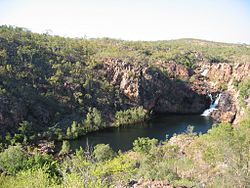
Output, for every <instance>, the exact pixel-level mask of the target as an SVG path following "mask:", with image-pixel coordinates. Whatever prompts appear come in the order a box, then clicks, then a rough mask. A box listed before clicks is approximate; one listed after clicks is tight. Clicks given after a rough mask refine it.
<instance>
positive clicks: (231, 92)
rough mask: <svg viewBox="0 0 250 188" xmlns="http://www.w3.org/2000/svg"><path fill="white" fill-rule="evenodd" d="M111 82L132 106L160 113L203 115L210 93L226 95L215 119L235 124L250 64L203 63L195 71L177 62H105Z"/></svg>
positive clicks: (214, 115)
mask: <svg viewBox="0 0 250 188" xmlns="http://www.w3.org/2000/svg"><path fill="white" fill-rule="evenodd" d="M104 62H105V68H106V71H107V73H108V75H107V76H108V79H109V81H110V82H111V83H112V84H114V85H116V86H117V87H119V89H120V91H121V92H122V93H123V94H124V96H125V97H126V98H127V102H128V103H129V105H134V106H138V105H141V106H143V107H144V109H146V110H147V111H151V110H153V111H154V112H156V113H201V112H202V111H203V110H204V109H206V108H208V107H209V104H210V99H209V97H208V95H207V94H208V93H211V94H212V95H213V97H215V96H216V95H217V94H218V93H222V96H221V99H220V103H219V105H218V110H216V111H214V112H213V113H212V117H213V118H214V119H216V120H217V121H218V122H221V121H222V122H233V121H234V120H235V119H238V118H239V117H238V116H239V115H240V114H242V113H243V112H242V109H241V108H240V105H239V96H238V95H239V94H238V91H237V89H236V88H235V86H234V85H233V84H234V82H235V81H237V82H241V81H242V80H243V79H245V78H246V77H247V76H248V73H249V72H250V66H249V64H229V63H212V62H208V61H201V62H199V63H197V65H196V67H195V68H187V67H186V66H184V65H182V64H177V63H175V62H172V61H170V62H165V61H158V62H156V63H154V65H153V66H149V65H145V64H144V65H138V66H135V65H134V64H130V63H128V62H124V61H122V60H118V59H105V61H104Z"/></svg>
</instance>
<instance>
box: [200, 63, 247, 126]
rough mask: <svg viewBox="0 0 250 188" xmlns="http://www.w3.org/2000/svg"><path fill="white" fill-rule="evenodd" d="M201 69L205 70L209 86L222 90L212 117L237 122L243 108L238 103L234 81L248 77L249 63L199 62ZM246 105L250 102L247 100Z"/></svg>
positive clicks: (242, 113)
mask: <svg viewBox="0 0 250 188" xmlns="http://www.w3.org/2000/svg"><path fill="white" fill-rule="evenodd" d="M199 68H200V69H201V70H207V75H206V76H205V82H206V83H207V85H209V86H210V88H214V90H217V91H223V95H222V98H221V100H220V103H219V106H218V110H217V111H214V112H213V113H212V117H213V118H215V119H216V120H218V121H222V122H234V123H237V122H238V121H239V120H240V119H241V117H242V116H243V115H244V109H243V108H242V107H241V105H240V102H239V101H240V96H239V91H238V89H237V88H236V86H235V83H239V82H241V81H243V80H244V79H246V78H248V77H249V73H250V64H249V63H243V64H240V63H236V64H229V63H201V64H200V65H199ZM246 102H247V105H249V104H250V103H249V102H248V101H246Z"/></svg>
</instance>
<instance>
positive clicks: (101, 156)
mask: <svg viewBox="0 0 250 188" xmlns="http://www.w3.org/2000/svg"><path fill="white" fill-rule="evenodd" d="M93 155H94V157H95V159H96V160H97V161H105V160H109V159H112V158H113V157H114V155H115V153H114V151H113V150H112V149H111V147H110V146H109V145H108V144H98V145H96V146H95V147H94V151H93Z"/></svg>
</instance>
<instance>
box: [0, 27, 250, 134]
mask: <svg viewBox="0 0 250 188" xmlns="http://www.w3.org/2000/svg"><path fill="white" fill-rule="evenodd" d="M0 50H1V51H0V52H1V53H0V61H1V68H0V70H1V75H0V76H1V78H0V86H1V93H0V94H1V97H0V104H1V105H0V125H1V126H0V127H1V130H2V131H1V132H2V134H3V133H5V134H6V132H10V133H11V135H13V134H14V133H15V132H16V131H17V129H18V126H19V124H20V123H21V122H26V123H27V122H28V124H30V125H31V126H32V130H33V131H35V132H41V131H42V132H45V131H48V130H49V127H54V129H56V131H55V130H53V131H52V132H59V133H58V134H66V130H67V127H69V126H71V124H72V123H73V122H74V121H75V122H77V123H79V126H81V127H82V128H81V129H82V130H81V131H82V132H83V133H84V132H88V131H91V130H96V129H99V128H102V127H105V126H109V125H110V124H111V123H112V122H114V121H115V114H116V112H117V111H122V110H127V109H129V108H133V107H136V108H137V107H140V106H142V108H143V109H144V112H146V113H149V112H152V111H154V112H155V113H201V112H202V111H203V110H204V109H206V108H207V107H208V105H209V103H210V101H209V98H208V97H207V92H211V93H215V94H216V92H217V93H218V92H220V91H222V90H226V89H227V88H226V87H227V84H228V82H229V80H230V79H231V72H230V71H231V70H234V74H235V76H234V77H235V78H232V79H231V82H233V84H237V85H238V84H239V83H240V82H241V81H242V80H244V79H245V77H246V76H248V71H249V63H248V62H249V58H250V47H249V46H247V45H238V44H237V45H236V44H224V43H215V42H208V41H203V40H196V39H180V40H173V41H156V42H132V41H121V40H114V39H106V38H104V39H71V38H62V37H58V36H49V35H47V34H36V33H32V32H30V31H27V30H25V29H22V28H13V27H6V26H1V28H0ZM207 67H208V68H209V67H210V69H211V71H210V72H209V74H210V76H209V77H208V79H205V80H204V78H200V73H201V71H202V70H204V69H206V68H207ZM224 68H226V69H227V70H228V71H227V72H226V74H225V75H224V72H223V71H224V70H221V71H220V72H217V71H218V69H224ZM217 78H218V79H219V80H218V82H216V81H215V80H216V79H217ZM207 80H208V81H207ZM211 81H213V83H211ZM231 85H232V84H231ZM236 90H237V88H236ZM226 96H228V95H226ZM227 98H228V99H225V100H229V103H232V102H230V101H232V100H233V99H231V98H232V97H231V98H230V96H228V97H227ZM227 108H231V109H232V111H233V113H232V114H231V117H229V118H228V119H229V120H227V119H225V118H224V119H225V120H226V121H229V122H231V121H233V118H234V116H235V113H236V110H235V109H236V107H235V106H233V105H231V106H230V105H229V107H227ZM144 112H138V113H140V114H141V115H140V114H139V115H138V117H137V118H135V121H141V119H142V116H143V114H144ZM88 113H89V118H90V116H91V113H92V114H93V113H95V114H98V117H99V119H100V120H99V122H95V123H94V122H93V120H91V118H90V119H89V120H88V121H89V125H86V124H88V123H86V117H87V114H88ZM217 116H218V115H217ZM217 119H218V120H220V117H218V118H217ZM91 121H92V122H91ZM61 132H62V133H61ZM81 134H82V133H81Z"/></svg>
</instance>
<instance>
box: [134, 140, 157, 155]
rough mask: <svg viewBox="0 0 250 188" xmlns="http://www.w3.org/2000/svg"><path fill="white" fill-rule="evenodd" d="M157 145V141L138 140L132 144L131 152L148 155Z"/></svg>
mask: <svg viewBox="0 0 250 188" xmlns="http://www.w3.org/2000/svg"><path fill="white" fill-rule="evenodd" d="M157 143H158V140H157V139H154V138H153V139H150V138H148V137H146V138H138V139H136V140H135V141H134V142H133V150H134V151H137V152H142V153H148V152H150V150H151V149H153V148H155V147H156V145H157Z"/></svg>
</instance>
